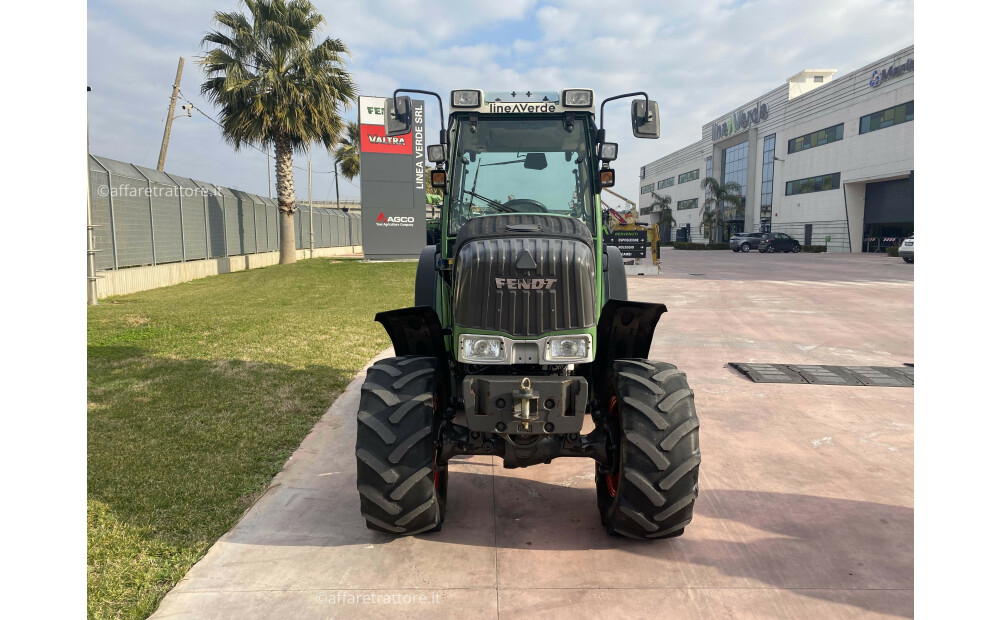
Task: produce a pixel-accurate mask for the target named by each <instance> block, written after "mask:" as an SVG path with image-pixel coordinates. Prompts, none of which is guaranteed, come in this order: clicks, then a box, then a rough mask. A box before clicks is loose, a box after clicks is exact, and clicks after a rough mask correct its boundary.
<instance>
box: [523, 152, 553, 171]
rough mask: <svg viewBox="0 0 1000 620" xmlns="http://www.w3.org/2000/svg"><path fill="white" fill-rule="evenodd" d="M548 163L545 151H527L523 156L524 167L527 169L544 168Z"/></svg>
mask: <svg viewBox="0 0 1000 620" xmlns="http://www.w3.org/2000/svg"><path fill="white" fill-rule="evenodd" d="M548 165H549V162H548V160H547V159H545V153H527V154H526V155H525V156H524V167H525V168H527V169H528V170H545V169H546V168H547V167H548Z"/></svg>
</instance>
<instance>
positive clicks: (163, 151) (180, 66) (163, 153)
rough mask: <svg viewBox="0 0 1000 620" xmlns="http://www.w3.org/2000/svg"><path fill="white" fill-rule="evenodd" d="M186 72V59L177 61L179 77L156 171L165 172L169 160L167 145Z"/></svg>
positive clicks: (164, 129)
mask: <svg viewBox="0 0 1000 620" xmlns="http://www.w3.org/2000/svg"><path fill="white" fill-rule="evenodd" d="M183 71H184V57H183V56H181V57H180V59H179V60H178V61H177V77H175V78H174V92H173V94H172V95H170V110H169V111H168V112H167V124H166V125H164V127H163V142H162V143H161V144H160V159H159V160H158V161H157V162H156V169H157V170H159V171H160V172H163V163H164V162H165V161H166V159H167V143H168V142H170V126H171V125H172V124H173V123H174V108H175V107H176V106H177V92H178V91H179V90H180V89H181V73H182V72H183Z"/></svg>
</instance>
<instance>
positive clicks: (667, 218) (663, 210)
mask: <svg viewBox="0 0 1000 620" xmlns="http://www.w3.org/2000/svg"><path fill="white" fill-rule="evenodd" d="M672 202H673V200H672V199H671V198H670V196H667V195H666V194H664V195H663V196H660V195H659V194H657V193H656V192H653V205H652V208H653V211H659V212H660V239H662V240H663V241H670V229H671V228H673V227H674V224H676V223H677V220H675V219H674V212H673V209H671V208H670V205H671V203H672Z"/></svg>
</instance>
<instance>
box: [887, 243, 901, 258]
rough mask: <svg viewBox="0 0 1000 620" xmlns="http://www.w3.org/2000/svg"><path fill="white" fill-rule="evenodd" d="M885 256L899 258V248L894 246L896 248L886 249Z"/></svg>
mask: <svg viewBox="0 0 1000 620" xmlns="http://www.w3.org/2000/svg"><path fill="white" fill-rule="evenodd" d="M885 255H886V256H897V257H898V256H899V246H898V245H894V246H890V247H888V248H886V249H885Z"/></svg>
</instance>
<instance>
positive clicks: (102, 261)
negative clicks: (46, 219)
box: [90, 155, 361, 271]
mask: <svg viewBox="0 0 1000 620" xmlns="http://www.w3.org/2000/svg"><path fill="white" fill-rule="evenodd" d="M90 205H91V212H92V213H91V216H92V219H93V224H94V225H95V228H94V232H93V235H94V249H95V250H97V254H96V255H95V257H94V260H95V265H96V268H97V269H98V270H99V271H100V270H107V269H120V268H123V267H138V266H142V265H160V264H163V263H177V262H185V261H191V260H203V259H208V258H221V257H225V256H239V255H243V254H259V253H262V252H276V251H277V250H278V243H279V238H280V232H279V228H278V226H279V225H278V201H277V200H275V199H273V198H266V197H263V196H258V195H256V194H251V193H249V192H244V191H242V190H237V189H230V188H228V187H222V186H219V185H215V184H213V183H206V182H204V181H198V180H195V179H189V178H186V177H181V176H177V175H175V174H170V173H167V172H160V171H158V170H153V169H152V168H146V167H143V166H138V165H135V164H130V163H126V162H121V161H117V160H114V159H108V158H106V157H100V156H96V155H91V156H90ZM297 207H298V208H297V210H296V212H295V247H296V249H299V250H302V249H308V248H309V235H310V232H312V234H313V247H314V248H328V247H343V246H354V245H361V215H360V214H358V213H345V212H344V211H341V210H338V209H332V208H328V207H313V209H312V213H311V217H310V209H309V206H308V205H303V204H298V205H297ZM310 227H311V228H310Z"/></svg>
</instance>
